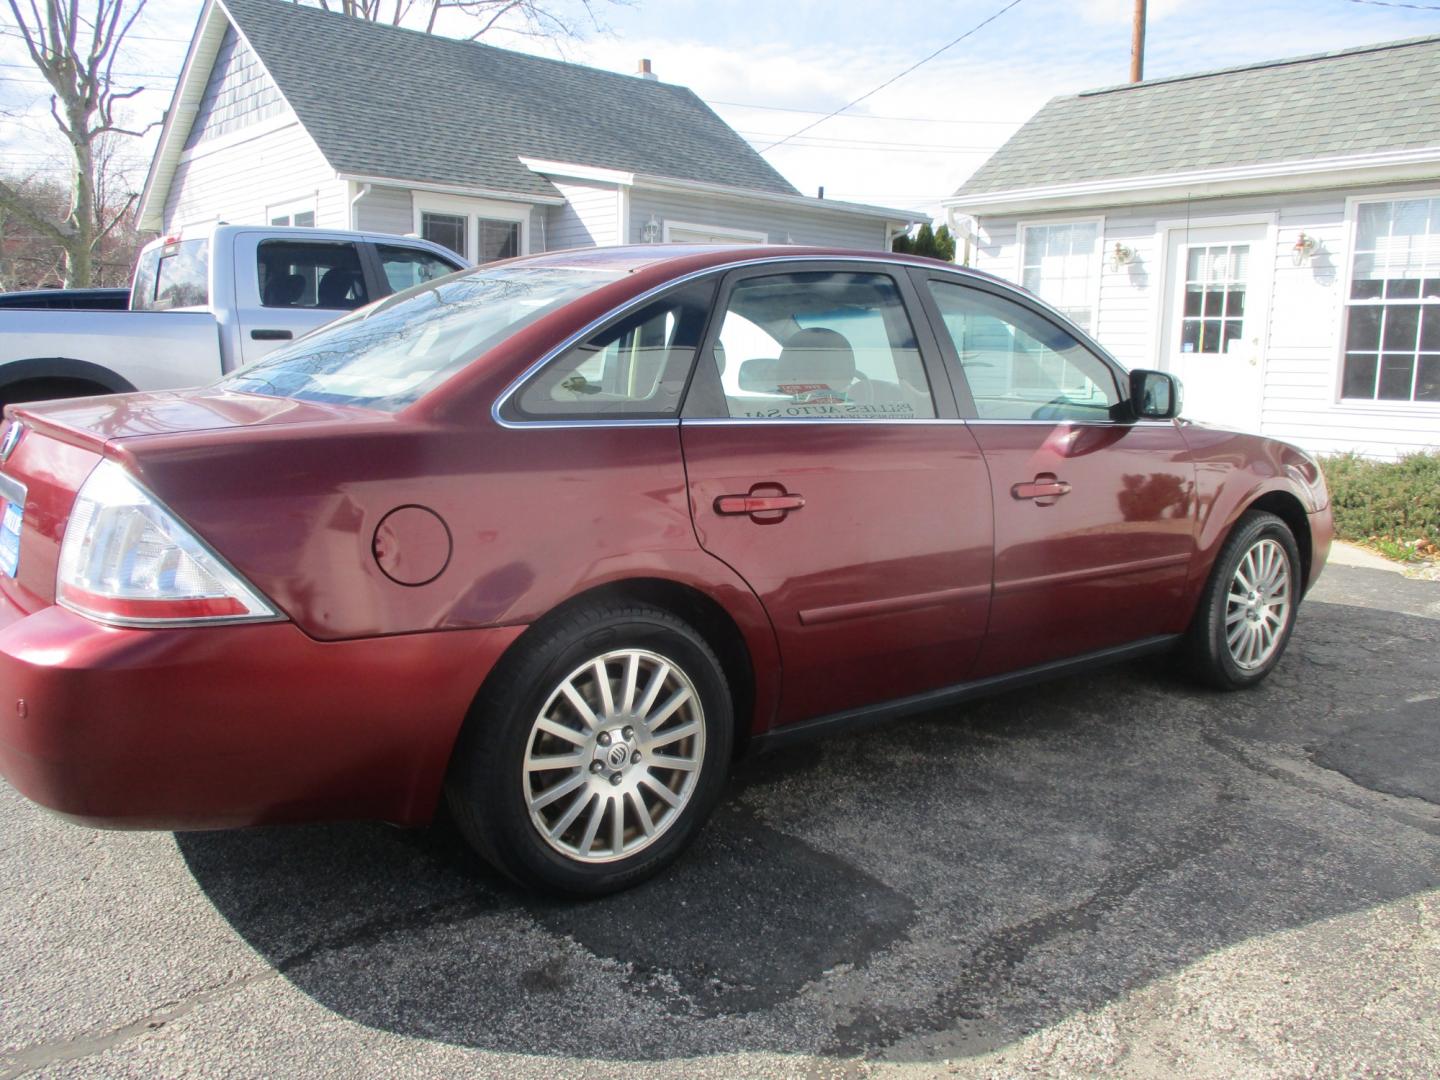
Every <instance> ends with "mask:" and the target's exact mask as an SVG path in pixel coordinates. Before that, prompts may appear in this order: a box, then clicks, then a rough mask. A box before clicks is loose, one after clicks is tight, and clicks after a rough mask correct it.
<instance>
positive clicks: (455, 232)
mask: <svg viewBox="0 0 1440 1080" xmlns="http://www.w3.org/2000/svg"><path fill="white" fill-rule="evenodd" d="M469 226H470V222H469V219H468V218H466V217H465V215H464V214H436V213H431V212H430V211H428V210H426V211H424V212H423V213H421V215H420V235H421V236H422V237H424V238H425V239H426V240H429V241H430V242H431V243H432V244H439V245H440V246H441V247H445V248H449V249H450V250H451V251H453V252H455V254H456V255H460V256H463V257H464V258H467V259H468V258H469V257H470V250H469V245H468V244H466V242H465V241H466V233H468V232H469Z"/></svg>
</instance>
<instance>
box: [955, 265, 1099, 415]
mask: <svg viewBox="0 0 1440 1080" xmlns="http://www.w3.org/2000/svg"><path fill="white" fill-rule="evenodd" d="M930 293H931V295H932V296H934V298H935V304H936V306H937V307H938V308H939V309H940V317H941V319H942V320H943V321H944V324H945V329H946V330H947V331H948V332H949V336H950V340H951V341H952V342H953V343H954V345H955V352H956V353H957V354H958V355H959V358H960V366H961V368H962V370H963V371H964V374H965V381H966V383H968V384H969V387H970V393H971V395H972V396H973V397H974V399H975V411H976V413H977V414H978V415H979V417H980V419H982V420H1088V421H1105V420H1109V419H1111V418H1112V416H1113V415H1114V410H1115V408H1116V406H1117V405H1119V403H1120V393H1119V388H1118V387H1117V386H1116V383H1115V376H1114V373H1113V372H1112V371H1111V369H1110V366H1109V365H1108V364H1106V363H1105V362H1104V361H1103V360H1101V359H1100V358H1099V357H1097V356H1096V355H1095V354H1094V353H1092V352H1091V351H1090V350H1089V349H1087V348H1085V347H1084V346H1083V345H1081V344H1080V342H1079V341H1078V340H1077V339H1076V338H1075V337H1074V335H1072V334H1071V333H1070V332H1069V331H1067V330H1065V329H1064V328H1063V327H1062V326H1060V325H1059V324H1057V323H1054V322H1052V321H1050V320H1049V319H1046V318H1044V317H1043V316H1041V315H1039V314H1037V313H1036V312H1033V311H1031V310H1030V309H1029V308H1027V307H1024V306H1023V305H1021V304H1017V303H1015V302H1014V301H1012V300H1007V299H1005V298H1004V297H1000V296H995V295H994V294H993V293H987V292H984V291H983V290H980V289H973V288H970V287H969V286H967V285H960V284H955V283H951V282H946V281H931V282H930Z"/></svg>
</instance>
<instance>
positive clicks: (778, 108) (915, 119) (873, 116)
mask: <svg viewBox="0 0 1440 1080" xmlns="http://www.w3.org/2000/svg"><path fill="white" fill-rule="evenodd" d="M704 100H705V102H706V103H708V104H710V105H729V106H731V107H732V108H736V109H765V110H767V111H769V112H784V113H807V114H809V115H811V116H824V117H827V118H828V117H831V116H834V115H835V114H834V113H827V112H825V111H824V110H823V109H791V108H787V107H786V106H784V105H752V104H750V103H748V102H744V101H717V100H715V99H713V98H705V99H704ZM845 119H846V120H900V121H904V122H905V123H908V124H1001V125H1004V126H1005V127H1012V126H1015V127H1018V126H1019V125H1020V124H1023V123H1024V121H1023V120H942V119H940V118H939V117H935V116H881V115H880V114H879V113H858V114H856V115H854V116H847V117H845Z"/></svg>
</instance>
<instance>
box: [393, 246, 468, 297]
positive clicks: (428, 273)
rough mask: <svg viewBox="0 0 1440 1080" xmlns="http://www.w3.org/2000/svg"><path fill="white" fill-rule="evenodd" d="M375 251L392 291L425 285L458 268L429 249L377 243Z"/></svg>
mask: <svg viewBox="0 0 1440 1080" xmlns="http://www.w3.org/2000/svg"><path fill="white" fill-rule="evenodd" d="M375 251H376V253H377V254H378V255H379V256H380V269H381V271H382V272H383V273H384V275H385V281H386V284H388V285H389V286H390V291H391V292H401V291H403V290H405V289H409V288H412V287H413V286H416V285H423V284H425V283H426V282H427V281H434V280H435V279H436V278H442V277H444V276H445V275H446V274H453V273H454V272H455V271H456V269H457V267H455V266H453V265H452V264H450V263H448V262H446V261H445V260H444V259H442V258H440V257H439V256H436V255H431V254H430V253H429V252H428V251H416V250H415V249H414V248H402V247H390V246H389V245H387V244H379V245H377V246H376V248H375Z"/></svg>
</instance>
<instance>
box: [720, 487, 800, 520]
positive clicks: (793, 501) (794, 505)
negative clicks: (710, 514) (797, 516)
mask: <svg viewBox="0 0 1440 1080" xmlns="http://www.w3.org/2000/svg"><path fill="white" fill-rule="evenodd" d="M804 506H805V496H803V495H796V494H793V493H791V492H788V491H786V490H785V489H784V488H783V487H781V486H780V485H779V484H756V485H755V486H754V487H752V488H751V489H750V490H749V492H747V493H746V494H744V495H721V496H719V497H717V498H716V500H715V513H717V514H730V515H736V514H749V515H750V520H751V521H754V522H757V523H758V524H761V525H771V524H774V523H775V522H777V521H784V520H785V515H787V514H788V513H790V511H792V510H801V509H803V508H804Z"/></svg>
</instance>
